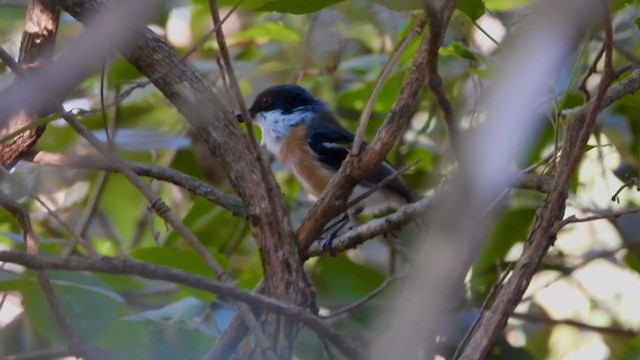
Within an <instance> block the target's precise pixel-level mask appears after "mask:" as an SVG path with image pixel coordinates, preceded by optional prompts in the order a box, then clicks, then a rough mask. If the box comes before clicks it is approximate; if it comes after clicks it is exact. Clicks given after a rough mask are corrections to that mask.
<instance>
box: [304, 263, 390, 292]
mask: <svg viewBox="0 0 640 360" xmlns="http://www.w3.org/2000/svg"><path fill="white" fill-rule="evenodd" d="M313 279H314V283H315V284H316V288H317V290H318V297H319V298H320V299H322V300H325V301H331V302H347V301H354V300H358V299H360V298H362V297H363V296H365V295H367V294H368V293H370V292H371V291H373V290H374V289H375V288H377V287H378V286H380V284H381V283H382V282H383V281H384V275H383V274H382V273H380V272H379V271H377V270H374V269H372V268H370V267H368V266H364V265H361V264H357V263H354V262H353V261H351V260H350V259H349V258H348V257H346V256H338V257H329V256H324V257H321V258H319V259H318V262H317V263H316V267H315V268H314V274H313Z"/></svg>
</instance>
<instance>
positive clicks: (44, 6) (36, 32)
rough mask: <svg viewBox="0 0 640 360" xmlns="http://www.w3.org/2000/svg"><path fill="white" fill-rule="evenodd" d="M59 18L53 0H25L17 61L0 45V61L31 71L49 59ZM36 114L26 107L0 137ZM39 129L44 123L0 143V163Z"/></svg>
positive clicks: (11, 157) (10, 159)
mask: <svg viewBox="0 0 640 360" xmlns="http://www.w3.org/2000/svg"><path fill="white" fill-rule="evenodd" d="M59 18H60V9H59V7H58V6H57V5H56V4H55V3H54V2H52V1H47V0H33V1H29V5H28V6H27V14H26V17H25V25H24V27H25V29H24V31H23V33H22V41H21V43H20V55H19V57H18V61H19V62H20V65H18V64H16V63H15V62H13V58H11V56H8V54H7V53H6V52H5V51H4V49H1V50H0V54H1V56H0V57H1V58H2V61H3V62H5V63H6V64H7V65H8V66H9V68H11V69H12V70H13V71H14V72H15V73H16V75H18V74H21V73H22V72H23V71H22V70H23V69H28V70H29V71H31V70H33V69H36V68H38V67H40V66H41V65H43V64H45V63H46V62H48V61H50V60H51V58H52V57H53V49H54V46H55V42H56V34H57V31H58V20H59ZM20 76H22V75H20ZM37 117H38V115H37V114H36V113H34V112H31V111H27V109H24V110H23V111H20V112H19V113H17V114H16V115H15V116H14V117H13V118H12V119H11V120H9V123H8V124H6V125H5V126H3V127H2V128H1V129H0V138H3V137H5V136H6V135H7V134H10V133H13V132H15V131H16V130H17V129H20V128H22V127H24V126H25V125H27V124H30V123H32V122H33V121H34V120H35V119H36V118H37ZM43 131H44V127H42V126H41V127H36V128H31V129H29V130H27V131H25V132H22V133H20V134H19V135H16V136H15V137H13V138H12V139H10V140H8V141H7V142H4V143H2V144H0V164H1V165H2V166H4V167H6V168H11V167H12V166H13V165H14V164H15V162H16V158H17V157H18V156H20V154H22V153H23V152H25V151H26V150H28V149H29V148H30V147H32V146H33V145H35V143H36V141H37V140H38V138H39V137H40V135H42V133H43Z"/></svg>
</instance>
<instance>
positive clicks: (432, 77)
mask: <svg viewBox="0 0 640 360" xmlns="http://www.w3.org/2000/svg"><path fill="white" fill-rule="evenodd" d="M443 7H445V8H440V9H438V8H436V7H435V6H434V4H433V2H431V1H425V11H426V13H427V18H428V19H429V42H430V43H429V52H428V53H427V82H428V84H429V88H430V89H431V91H433V93H434V94H435V96H436V99H437V100H438V105H439V106H440V109H441V110H442V113H443V114H444V122H445V124H446V125H447V131H448V132H449V141H450V142H451V146H452V148H453V152H454V154H455V155H456V157H457V158H458V159H461V154H460V151H461V147H460V129H459V128H458V122H457V120H456V119H455V117H454V115H453V107H452V106H451V102H450V101H449V98H447V94H446V93H445V91H444V88H443V85H442V77H440V74H439V73H438V50H439V49H440V45H441V44H442V39H443V38H444V33H445V32H446V30H447V25H448V24H449V18H448V17H446V16H445V17H444V19H443V18H441V17H442V15H443V14H447V13H448V14H451V13H452V12H453V8H454V7H455V2H453V1H445V2H443Z"/></svg>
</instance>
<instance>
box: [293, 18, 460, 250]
mask: <svg viewBox="0 0 640 360" xmlns="http://www.w3.org/2000/svg"><path fill="white" fill-rule="evenodd" d="M450 15H451V14H450V13H449V14H448V15H447V14H445V19H446V21H444V20H443V23H445V24H446V23H448V19H449V17H450ZM416 27H420V24H418V25H416ZM440 41H442V39H440V40H439V41H438V44H439V43H440ZM431 45H432V44H431V42H430V40H429V36H425V37H424V38H423V39H422V42H421V44H420V48H419V50H418V53H417V54H416V56H415V58H414V60H413V63H412V65H411V69H410V70H409V73H408V74H407V77H406V78H405V79H404V82H403V84H402V87H401V89H400V94H399V96H398V98H397V100H396V102H395V104H394V106H393V108H392V109H391V112H390V113H389V114H388V116H387V118H386V119H385V121H384V124H383V125H382V127H381V128H380V129H379V130H378V133H377V134H376V137H375V139H374V140H373V142H372V143H371V144H370V145H369V146H367V148H366V149H364V151H362V153H361V154H360V155H358V156H357V157H356V156H352V155H350V156H348V157H347V158H346V159H345V161H344V162H343V163H342V167H341V168H340V170H339V171H338V173H337V174H336V175H335V176H334V177H333V178H332V179H331V181H330V182H329V184H328V185H327V187H326V188H325V190H324V192H323V193H322V195H321V196H320V198H319V199H318V201H317V202H316V203H315V204H314V206H313V207H312V208H311V209H310V210H309V212H308V213H307V216H306V217H305V219H304V220H303V222H302V225H300V227H299V228H298V230H297V234H298V246H299V247H300V248H301V249H303V250H304V249H307V248H308V247H309V246H311V244H312V243H313V241H314V240H315V239H316V238H317V237H318V236H319V235H320V234H321V232H322V229H323V228H324V226H325V225H326V224H327V222H328V221H329V220H331V219H333V218H334V217H336V216H337V215H339V214H340V213H341V212H342V211H344V208H345V205H346V199H348V198H349V195H350V194H351V191H352V190H353V187H354V186H355V185H356V184H357V183H358V182H359V181H360V180H362V179H363V178H364V177H365V176H366V175H367V174H369V173H371V172H372V171H373V170H374V169H376V168H377V167H378V166H380V164H382V162H383V161H384V158H385V157H386V155H387V153H388V152H389V150H390V149H391V147H393V145H394V144H395V142H396V141H397V140H398V138H399V137H400V136H401V135H402V133H403V132H404V130H405V129H406V127H407V126H408V124H409V121H410V120H411V115H412V114H413V107H414V105H415V103H416V102H417V100H418V95H419V94H420V90H421V89H422V87H423V84H424V82H425V80H426V69H427V61H428V56H429V55H428V53H429V51H432V50H430V46H431ZM435 51H437V49H436V50H435Z"/></svg>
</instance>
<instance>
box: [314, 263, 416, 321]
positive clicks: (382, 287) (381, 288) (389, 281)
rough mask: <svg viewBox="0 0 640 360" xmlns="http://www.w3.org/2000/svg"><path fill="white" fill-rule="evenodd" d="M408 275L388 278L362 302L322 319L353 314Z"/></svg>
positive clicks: (359, 301)
mask: <svg viewBox="0 0 640 360" xmlns="http://www.w3.org/2000/svg"><path fill="white" fill-rule="evenodd" d="M408 275H409V272H404V273H401V274H396V275H393V276H390V277H388V278H386V279H385V280H384V281H383V282H382V284H380V286H378V287H377V288H375V289H374V290H373V291H371V292H370V293H368V294H367V295H365V296H364V297H363V298H362V299H360V300H358V301H356V302H354V303H352V304H349V305H347V306H345V307H342V308H340V309H337V310H334V311H332V312H331V313H329V314H328V315H324V316H322V318H323V319H331V318H334V317H337V316H340V315H342V314H346V313H348V312H351V311H353V310H355V309H357V308H359V307H361V306H362V305H364V304H366V303H367V302H369V301H370V300H371V299H373V298H374V297H376V296H378V294H380V293H381V292H383V291H384V290H385V289H386V288H388V287H389V286H391V284H393V283H394V282H396V280H400V279H403V278H405V277H407V276H408Z"/></svg>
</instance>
